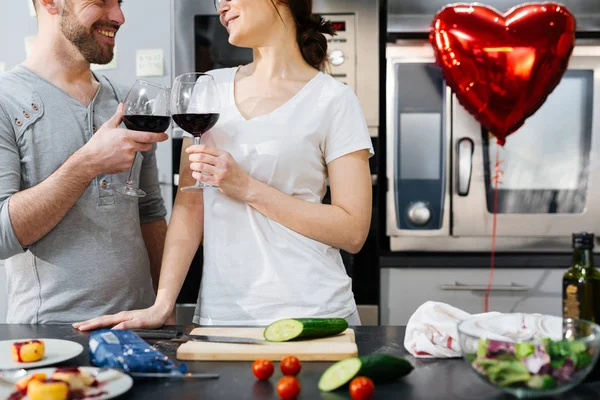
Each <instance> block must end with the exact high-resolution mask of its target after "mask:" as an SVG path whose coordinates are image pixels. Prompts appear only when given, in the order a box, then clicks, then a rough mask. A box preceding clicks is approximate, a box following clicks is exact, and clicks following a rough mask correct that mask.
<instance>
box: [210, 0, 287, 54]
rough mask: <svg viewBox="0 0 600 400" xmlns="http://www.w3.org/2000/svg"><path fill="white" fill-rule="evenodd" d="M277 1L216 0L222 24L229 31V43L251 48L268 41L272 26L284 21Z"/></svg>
mask: <svg viewBox="0 0 600 400" xmlns="http://www.w3.org/2000/svg"><path fill="white" fill-rule="evenodd" d="M276 3H277V2H276V1H272V0H216V1H215V5H216V7H217V11H218V13H219V17H220V20H221V24H223V26H224V27H225V29H227V31H228V32H229V43H231V44H232V45H234V46H238V47H249V48H256V47H260V46H262V45H263V44H264V43H266V41H267V40H268V39H269V36H270V33H271V32H272V31H273V29H272V28H273V27H274V26H277V25H276V24H281V23H282V22H281V18H280V17H279V14H278V13H277V10H276V9H275V5H274V4H276ZM282 11H283V10H280V12H281V13H282V15H283V12H282Z"/></svg>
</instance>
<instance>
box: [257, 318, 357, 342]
mask: <svg viewBox="0 0 600 400" xmlns="http://www.w3.org/2000/svg"><path fill="white" fill-rule="evenodd" d="M346 329H348V322H347V321H346V320H345V319H343V318H290V319H282V320H279V321H275V322H273V323H272V324H271V325H269V326H267V327H266V328H265V332H264V337H265V340H268V341H269V342H287V341H290V340H304V339H316V338H322V337H328V336H335V335H339V334H340V333H342V332H344V331H345V330H346Z"/></svg>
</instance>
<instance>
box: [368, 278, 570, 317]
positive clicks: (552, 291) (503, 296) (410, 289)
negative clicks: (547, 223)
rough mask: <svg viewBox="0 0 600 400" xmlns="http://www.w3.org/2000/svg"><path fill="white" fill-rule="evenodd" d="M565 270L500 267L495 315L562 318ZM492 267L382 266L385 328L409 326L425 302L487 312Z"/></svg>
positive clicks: (494, 298) (493, 302) (492, 305)
mask: <svg viewBox="0 0 600 400" xmlns="http://www.w3.org/2000/svg"><path fill="white" fill-rule="evenodd" d="M564 272H565V271H564V270H562V269H533V268H531V269H496V270H495V271H494V282H493V284H492V288H493V289H494V290H493V291H492V292H491V294H490V302H489V306H490V311H500V312H527V313H541V314H551V315H558V316H560V315H562V309H561V290H562V289H561V285H562V275H563V274H564ZM489 275H490V271H489V269H487V268H473V269H471V268H464V269H460V268H459V269H454V268H452V269H451V268H434V269H431V268H427V269H416V268H382V269H381V295H380V296H381V324H382V325H406V324H407V323H408V320H409V318H410V316H411V315H412V314H413V313H414V312H415V310H416V309H417V308H418V307H419V306H420V305H421V304H423V303H425V302H426V301H429V300H431V301H439V302H443V303H447V304H450V305H451V306H454V307H456V308H459V309H462V310H464V311H466V312H468V313H471V314H475V313H481V312H483V311H484V300H485V287H486V286H487V283H488V280H489Z"/></svg>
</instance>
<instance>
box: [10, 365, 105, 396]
mask: <svg viewBox="0 0 600 400" xmlns="http://www.w3.org/2000/svg"><path fill="white" fill-rule="evenodd" d="M15 386H16V388H17V392H15V393H14V394H13V396H11V397H10V399H21V398H23V396H27V398H28V399H29V400H61V399H65V400H66V399H69V400H75V399H83V398H84V397H85V389H88V388H90V387H97V386H98V381H97V380H96V379H95V378H94V377H93V376H92V375H91V374H90V373H89V372H87V371H85V370H83V369H79V368H77V367H68V368H57V369H55V370H54V372H53V373H52V376H51V378H50V379H46V374H45V373H36V374H32V375H31V376H27V377H25V378H23V379H21V380H19V381H18V382H17V383H16V384H15ZM96 396H97V394H96Z"/></svg>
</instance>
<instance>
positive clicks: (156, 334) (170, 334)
mask: <svg viewBox="0 0 600 400" xmlns="http://www.w3.org/2000/svg"><path fill="white" fill-rule="evenodd" d="M133 332H134V333H135V334H137V335H138V336H139V337H141V338H142V339H163V340H182V341H190V340H191V341H194V342H214V343H238V344H239V343H241V344H264V343H266V341H265V340H264V339H255V338H246V337H229V336H212V335H210V336H207V335H186V334H185V333H183V332H177V331H151V330H147V331H145V330H133Z"/></svg>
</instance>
